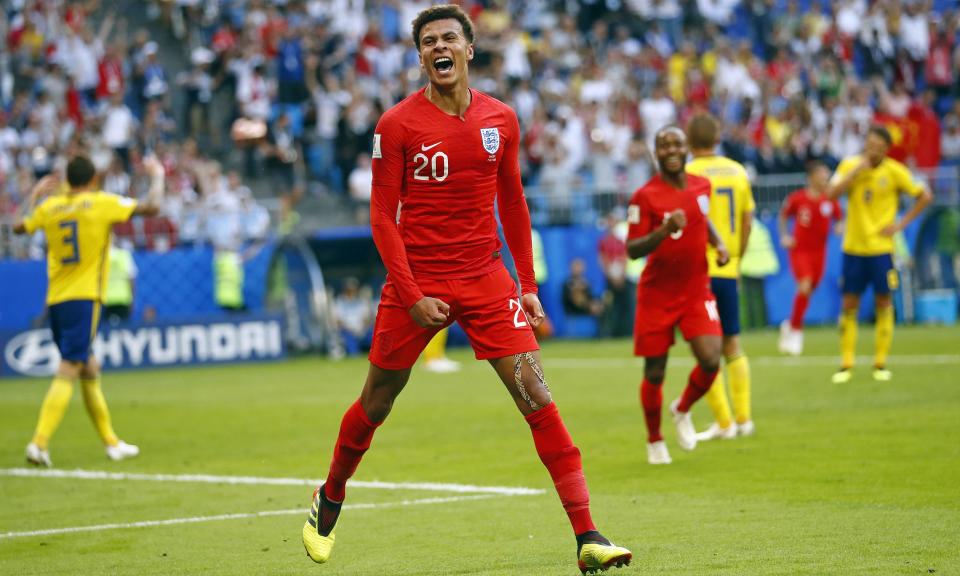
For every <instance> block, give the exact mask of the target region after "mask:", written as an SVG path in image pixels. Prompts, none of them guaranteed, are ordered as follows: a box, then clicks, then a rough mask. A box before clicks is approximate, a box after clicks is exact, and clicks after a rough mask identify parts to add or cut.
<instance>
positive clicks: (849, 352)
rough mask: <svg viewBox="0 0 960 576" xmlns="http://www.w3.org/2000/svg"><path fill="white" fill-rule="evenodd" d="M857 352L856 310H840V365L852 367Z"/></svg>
mask: <svg viewBox="0 0 960 576" xmlns="http://www.w3.org/2000/svg"><path fill="white" fill-rule="evenodd" d="M856 352H857V311H856V310H855V309H854V310H843V311H841V312H840V366H841V367H843V368H853V362H854V355H855V354H856Z"/></svg>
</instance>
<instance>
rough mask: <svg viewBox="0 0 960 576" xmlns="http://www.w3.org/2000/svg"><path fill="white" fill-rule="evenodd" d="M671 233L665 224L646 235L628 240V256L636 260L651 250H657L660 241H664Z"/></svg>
mask: <svg viewBox="0 0 960 576" xmlns="http://www.w3.org/2000/svg"><path fill="white" fill-rule="evenodd" d="M669 235H670V231H669V230H668V229H667V226H666V225H665V224H663V225H661V226H659V227H658V228H657V229H656V230H654V231H653V232H651V233H649V234H647V235H646V236H641V237H639V238H634V239H633V240H628V241H627V256H629V257H630V258H633V259H634V260H636V259H637V258H643V257H644V256H648V255H649V254H650V253H651V252H653V251H654V250H656V249H657V246H659V245H660V243H661V242H663V241H664V239H666V237H667V236H669Z"/></svg>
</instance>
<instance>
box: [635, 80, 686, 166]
mask: <svg viewBox="0 0 960 576" xmlns="http://www.w3.org/2000/svg"><path fill="white" fill-rule="evenodd" d="M639 108H640V118H641V120H643V130H644V134H645V135H646V144H647V148H648V149H649V150H653V147H654V146H653V140H654V136H655V135H656V134H657V131H658V130H660V129H661V128H663V127H664V126H669V125H670V124H673V123H675V122H676V121H677V105H676V104H674V102H673V100H671V99H670V97H669V96H667V86H666V83H665V82H664V81H660V82H657V84H656V85H655V86H654V87H653V93H652V94H650V96H649V97H647V98H644V99H643V100H641V101H640V106H639Z"/></svg>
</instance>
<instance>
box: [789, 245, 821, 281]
mask: <svg viewBox="0 0 960 576" xmlns="http://www.w3.org/2000/svg"><path fill="white" fill-rule="evenodd" d="M823 265H824V253H823V252H822V251H815V250H804V251H799V250H792V251H790V269H791V270H793V277H794V278H796V279H797V280H800V279H802V278H810V280H811V281H812V282H813V287H814V288H816V287H817V285H818V284H820V279H821V278H823Z"/></svg>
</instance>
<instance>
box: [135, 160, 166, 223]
mask: <svg viewBox="0 0 960 576" xmlns="http://www.w3.org/2000/svg"><path fill="white" fill-rule="evenodd" d="M143 165H144V167H145V168H146V169H147V174H149V175H150V189H149V190H148V191H147V199H146V201H145V202H139V203H138V204H137V207H136V208H135V209H134V211H133V213H134V215H139V216H156V215H157V214H159V213H160V206H161V205H162V204H163V193H164V191H165V178H164V176H165V173H164V168H163V164H162V163H161V162H160V160H158V159H157V157H156V156H153V155H150V156H147V157H145V158H144V159H143Z"/></svg>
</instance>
